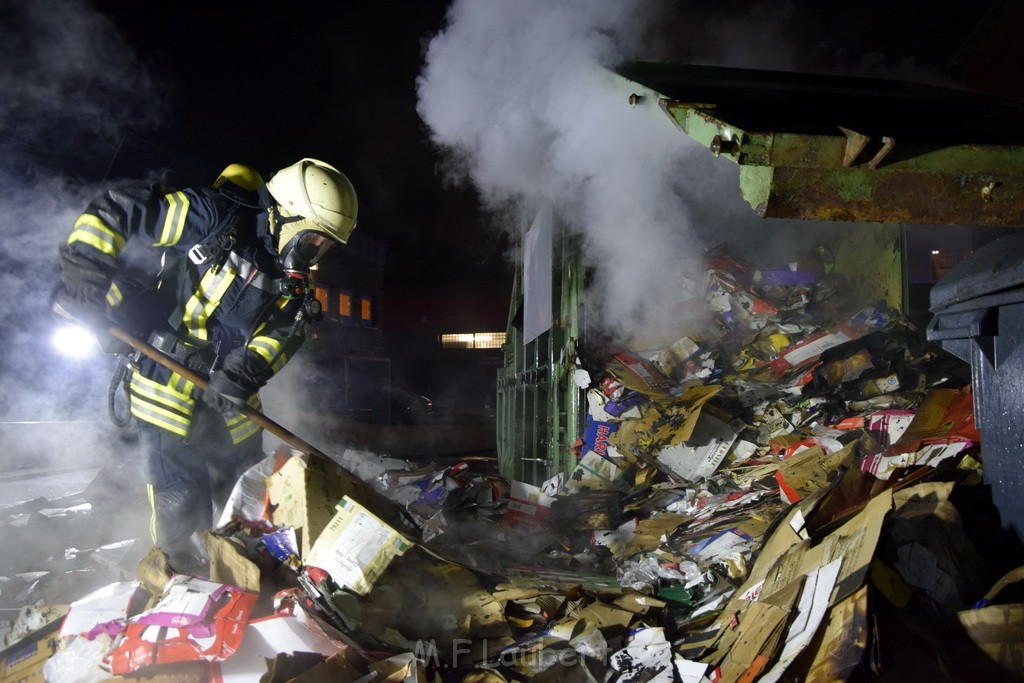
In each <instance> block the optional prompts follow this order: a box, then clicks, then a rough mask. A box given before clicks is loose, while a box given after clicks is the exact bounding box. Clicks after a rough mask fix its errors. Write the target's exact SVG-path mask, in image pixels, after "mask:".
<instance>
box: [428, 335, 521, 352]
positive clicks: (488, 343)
mask: <svg viewBox="0 0 1024 683" xmlns="http://www.w3.org/2000/svg"><path fill="white" fill-rule="evenodd" d="M504 343H505V333H504V332H466V333H462V334H442V335H441V348H442V349H500V348H501V345H502V344H504Z"/></svg>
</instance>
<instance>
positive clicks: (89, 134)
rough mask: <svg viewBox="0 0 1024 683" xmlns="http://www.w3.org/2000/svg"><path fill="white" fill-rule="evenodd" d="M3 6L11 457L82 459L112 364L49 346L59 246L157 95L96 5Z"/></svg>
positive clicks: (2, 252) (5, 406)
mask: <svg viewBox="0 0 1024 683" xmlns="http://www.w3.org/2000/svg"><path fill="white" fill-rule="evenodd" d="M0 11H2V16H3V19H4V31H3V34H2V36H0V90H2V91H3V93H4V97H3V98H2V101H0V156H2V158H3V160H4V163H3V165H2V166H0V188H2V189H3V192H2V194H0V202H2V211H0V216H2V221H3V233H4V239H3V240H2V241H0V259H2V262H3V268H2V275H0V286H2V287H3V292H4V297H3V299H2V301H3V303H2V304H0V305H2V306H3V308H4V310H3V311H2V314H0V320H2V323H0V338H2V339H3V347H4V353H3V355H2V360H0V369H2V377H3V380H4V391H3V392H2V394H0V395H2V397H3V398H2V399H0V421H2V423H3V436H4V446H5V453H4V464H5V465H9V464H12V463H13V462H14V461H16V460H17V459H18V457H25V456H27V455H31V456H34V457H38V456H46V455H50V454H52V455H53V456H55V458H58V457H61V456H64V457H65V458H66V456H67V455H69V453H68V452H67V450H68V448H69V447H71V446H73V447H74V448H75V450H76V452H75V455H76V456H78V457H81V456H83V455H87V454H88V453H90V452H95V451H97V450H99V449H98V448H96V447H95V446H93V445H91V444H90V443H89V442H88V437H89V436H90V435H91V434H92V433H93V432H94V431H100V432H103V431H104V427H101V426H99V425H100V421H101V420H102V421H103V422H106V407H105V399H106V391H105V388H106V382H107V380H108V379H109V378H110V374H111V371H112V367H111V366H110V365H109V364H108V361H109V359H104V358H97V357H93V358H92V359H91V360H87V361H78V362H73V361H70V360H68V359H67V358H65V357H63V356H61V355H59V354H57V353H56V352H54V351H53V350H52V348H51V346H50V337H51V334H52V332H53V331H54V329H55V327H56V322H57V321H56V319H55V318H54V316H53V314H52V313H51V312H50V302H51V297H52V294H53V291H54V288H55V286H56V285H57V283H58V281H59V275H58V274H59V265H58V259H57V254H58V249H59V247H60V245H61V244H62V243H63V242H64V240H65V239H66V238H67V235H68V233H69V231H70V229H71V226H72V224H73V223H74V220H75V218H76V216H77V215H78V214H79V213H80V212H81V211H82V209H83V208H84V207H85V205H86V203H87V202H88V200H89V199H90V198H91V196H92V195H93V194H94V193H95V192H96V191H98V185H97V183H99V182H100V181H104V180H105V181H109V182H113V181H114V180H115V179H114V178H105V177H104V176H105V175H106V173H107V169H109V168H110V166H111V164H112V162H113V160H114V158H115V155H116V152H117V148H118V144H119V142H120V141H121V140H122V138H123V136H124V135H125V134H126V130H127V128H128V126H129V125H131V126H132V127H133V129H134V130H137V131H138V130H143V131H144V130H146V129H147V128H148V127H150V126H152V125H153V124H155V122H156V117H157V116H158V114H159V102H160V97H159V96H157V94H156V90H155V88H154V86H153V84H152V83H151V81H150V79H149V77H148V76H147V74H146V71H145V69H144V68H143V67H142V65H141V64H140V63H139V62H138V60H137V59H136V58H135V56H134V54H133V53H132V51H131V50H130V49H129V48H128V47H127V46H126V45H125V42H124V40H123V39H122V38H121V36H120V35H119V33H118V32H117V30H116V29H115V27H114V26H113V24H112V23H110V21H109V20H107V19H105V18H103V17H101V16H100V15H98V14H97V13H96V12H95V11H94V10H93V9H92V8H91V7H90V6H89V5H88V4H87V3H85V2H82V1H80V0H31V1H30V0H24V1H17V2H10V1H6V2H3V4H2V5H0ZM24 423H38V424H37V425H36V426H35V427H33V426H32V425H25V424H24ZM71 434H74V437H72V438H68V437H69V435H71ZM19 454H20V456H19ZM65 462H66V460H65Z"/></svg>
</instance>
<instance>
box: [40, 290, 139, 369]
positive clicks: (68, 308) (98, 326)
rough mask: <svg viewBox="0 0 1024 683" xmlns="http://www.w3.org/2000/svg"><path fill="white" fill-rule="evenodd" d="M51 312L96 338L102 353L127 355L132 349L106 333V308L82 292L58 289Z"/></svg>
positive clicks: (100, 302)
mask: <svg viewBox="0 0 1024 683" xmlns="http://www.w3.org/2000/svg"><path fill="white" fill-rule="evenodd" d="M53 312H54V313H56V314H57V315H58V316H60V317H62V318H67V319H69V320H73V321H75V322H78V323H80V324H81V325H83V326H85V327H86V328H87V329H88V330H89V331H90V332H92V334H93V336H94V337H95V338H96V343H97V344H99V347H100V349H101V350H102V351H103V353H107V354H120V355H128V354H129V353H131V352H132V347H131V346H129V345H128V344H125V343H124V342H123V341H121V340H120V339H118V338H117V337H115V336H114V335H112V334H111V333H110V332H109V331H107V324H108V321H107V315H106V313H107V307H106V304H104V303H103V302H102V301H96V300H93V299H91V298H90V297H88V296H86V295H85V294H84V293H83V292H81V291H79V290H75V289H73V288H71V287H68V286H67V285H62V286H60V287H58V289H57V292H56V295H55V296H54V298H53Z"/></svg>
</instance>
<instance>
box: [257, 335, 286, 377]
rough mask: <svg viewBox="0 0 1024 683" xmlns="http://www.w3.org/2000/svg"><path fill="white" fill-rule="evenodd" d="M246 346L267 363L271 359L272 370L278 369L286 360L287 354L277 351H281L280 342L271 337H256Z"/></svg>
mask: <svg viewBox="0 0 1024 683" xmlns="http://www.w3.org/2000/svg"><path fill="white" fill-rule="evenodd" d="M248 348H249V349H252V350H253V351H255V352H256V353H258V354H259V355H260V356H262V357H263V360H265V361H267V362H268V363H269V362H270V361H271V360H273V361H274V364H273V365H272V366H271V369H272V370H273V371H274V372H277V371H279V370H280V369H281V368H283V367H284V365H285V363H287V362H288V355H287V354H285V353H280V354H279V353H278V352H279V351H281V342H279V341H278V340H276V339H273V338H271V337H256V338H255V339H253V340H252V341H251V342H250V343H249V346H248ZM275 357H276V358H275Z"/></svg>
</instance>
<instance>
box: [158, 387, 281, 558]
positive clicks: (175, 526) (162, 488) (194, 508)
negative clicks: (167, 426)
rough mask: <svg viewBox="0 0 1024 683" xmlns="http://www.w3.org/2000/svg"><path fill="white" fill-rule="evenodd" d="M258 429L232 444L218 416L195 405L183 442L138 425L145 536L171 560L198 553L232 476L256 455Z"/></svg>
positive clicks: (234, 478) (258, 454) (259, 441)
mask: <svg viewBox="0 0 1024 683" xmlns="http://www.w3.org/2000/svg"><path fill="white" fill-rule="evenodd" d="M262 442H263V439H262V431H260V432H257V433H256V434H255V435H253V436H252V437H250V438H248V439H246V440H244V441H242V442H241V443H240V444H233V443H232V442H231V437H230V434H229V432H228V428H227V425H226V424H225V422H224V418H223V417H222V416H221V414H220V413H218V412H217V411H215V410H213V409H212V408H210V407H209V406H206V405H205V404H202V403H199V402H197V404H196V412H195V415H194V416H193V419H192V426H191V427H190V429H189V433H188V436H187V437H185V438H184V439H183V438H182V437H181V436H179V435H177V434H173V433H171V432H168V431H166V430H163V429H160V428H159V427H157V426H155V425H151V424H148V423H145V422H140V423H139V443H140V446H141V449H142V453H141V455H142V470H143V476H144V477H145V481H146V484H147V487H148V490H149V499H150V507H151V513H152V514H151V518H150V535H151V537H152V541H153V544H154V545H157V546H159V547H160V548H161V549H163V550H164V552H166V553H167V554H168V555H169V556H171V558H172V559H173V558H174V557H175V556H182V555H193V556H194V555H201V554H203V550H202V545H201V543H200V542H199V541H198V536H197V535H198V533H201V532H203V531H206V530H209V529H210V528H211V526H212V524H213V515H214V512H215V510H217V511H219V510H222V509H223V507H224V504H225V503H226V502H227V500H228V498H229V496H230V495H231V490H232V488H233V487H234V485H235V482H236V481H237V480H238V478H239V477H240V476H241V475H242V473H244V472H245V470H247V469H248V468H249V467H251V466H252V465H254V464H256V463H257V462H259V461H260V460H261V459H262V457H263V454H262Z"/></svg>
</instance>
